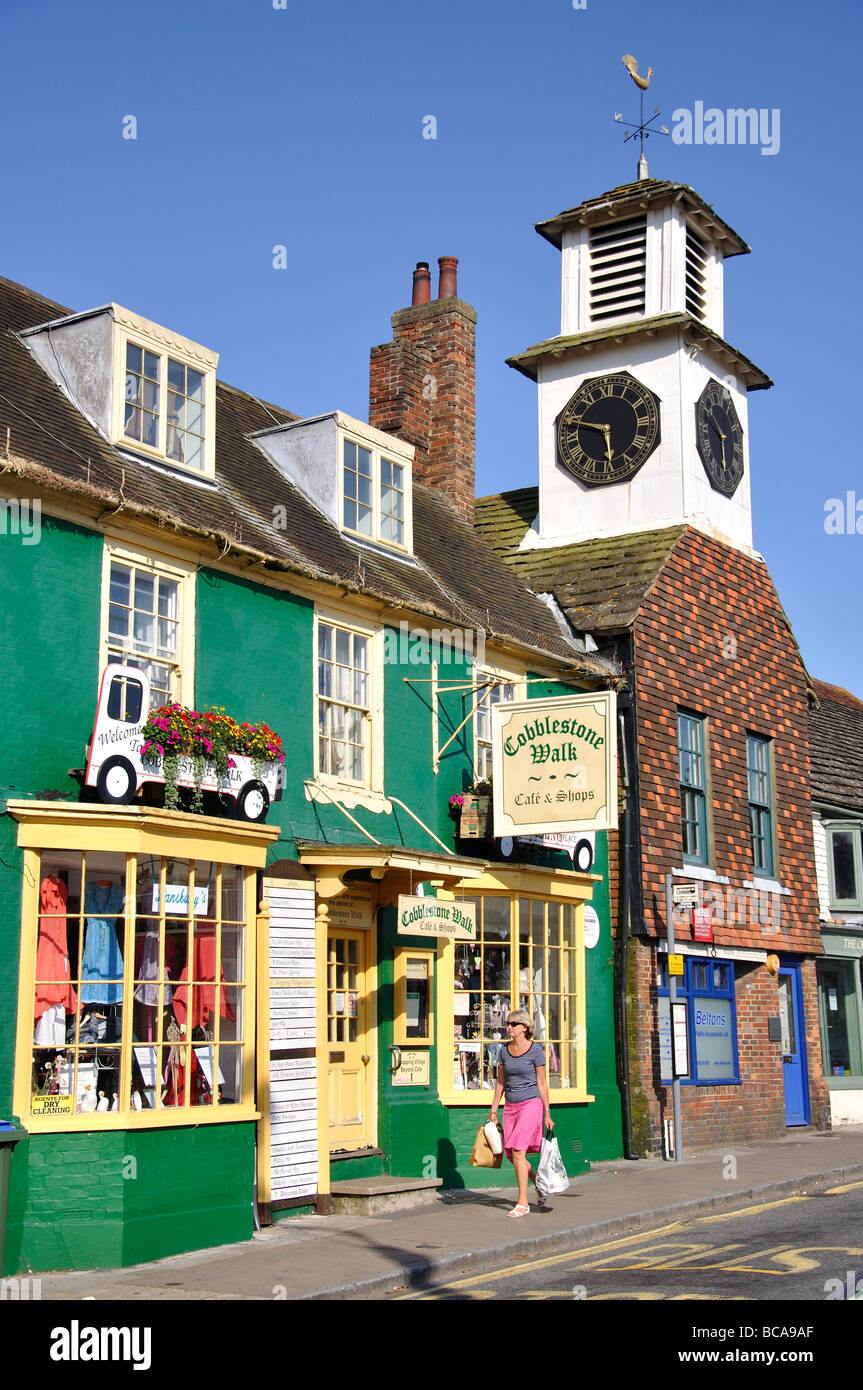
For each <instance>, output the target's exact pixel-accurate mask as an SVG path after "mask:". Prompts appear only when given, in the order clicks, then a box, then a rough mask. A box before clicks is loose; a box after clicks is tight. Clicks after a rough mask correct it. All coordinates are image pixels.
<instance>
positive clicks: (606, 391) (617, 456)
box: [557, 372, 661, 487]
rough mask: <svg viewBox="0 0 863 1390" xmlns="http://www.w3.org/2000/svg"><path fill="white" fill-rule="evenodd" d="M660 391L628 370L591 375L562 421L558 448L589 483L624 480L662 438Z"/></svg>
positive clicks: (566, 465)
mask: <svg viewBox="0 0 863 1390" xmlns="http://www.w3.org/2000/svg"><path fill="white" fill-rule="evenodd" d="M660 437H661V436H660V431H659V397H658V396H655V395H654V394H653V392H652V391H648V389H647V387H646V386H643V385H642V384H641V382H640V381H637V380H636V379H635V377H634V376H631V375H630V373H629V372H615V373H613V374H611V375H609V376H594V377H588V378H587V380H586V381H583V382H582V383H581V385H580V386H579V388H578V390H577V391H576V393H575V395H574V396H573V397H572V399H571V400H570V401H569V402H568V403H567V405H566V406H564V408H563V410H562V411H561V413H560V416H559V417H558V421H557V450H558V455H559V457H560V461H561V463H562V464H563V466H564V468H566V469H567V471H568V472H570V473H572V474H573V476H574V477H576V478H578V480H579V482H581V483H584V484H585V486H586V487H605V486H606V485H607V484H609V483H624V482H628V481H629V479H630V478H632V477H634V475H635V474H636V473H637V472H638V470H639V468H641V466H642V464H643V463H645V462H646V461H647V459H649V458H650V455H651V454H652V453H653V451H654V449H655V448H656V446H657V445H658V444H659V441H660Z"/></svg>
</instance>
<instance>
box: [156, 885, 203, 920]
mask: <svg viewBox="0 0 863 1390" xmlns="http://www.w3.org/2000/svg"><path fill="white" fill-rule="evenodd" d="M161 890H162V885H161V884H160V883H154V884H153V912H154V913H158V912H160V911H161V903H162V891H161ZM209 904H210V890H209V888H208V887H207V886H206V885H205V886H204V887H202V888H197V887H196V888H195V916H196V917H206V915H207V909H208V907H209ZM188 915H189V885H188V883H166V884H165V916H166V917H188Z"/></svg>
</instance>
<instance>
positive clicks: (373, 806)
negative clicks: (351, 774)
mask: <svg viewBox="0 0 863 1390" xmlns="http://www.w3.org/2000/svg"><path fill="white" fill-rule="evenodd" d="M305 793H306V801H319V802H321V804H322V805H326V804H327V803H329V805H332V804H333V802H334V801H335V802H338V804H339V805H340V806H344V807H345V808H346V809H347V810H348V811H354V810H356V808H357V806H362V807H363V809H364V810H365V811H373V812H374V813H375V815H380V814H381V813H382V812H384V811H385V812H386V814H387V815H388V816H391V815H392V812H393V804H392V802H391V801H390V800H389V799H388V798H387V797H385V796H384V794H383V792H373V791H371V790H369V789H368V788H363V787H354V786H351V785H349V784H346V785H341V784H339V783H338V782H333V783H329V782H320V781H318V782H306V784H305Z"/></svg>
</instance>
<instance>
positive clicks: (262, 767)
mask: <svg viewBox="0 0 863 1390" xmlns="http://www.w3.org/2000/svg"><path fill="white" fill-rule="evenodd" d="M149 711H150V677H149V676H148V675H147V673H146V671H140V670H139V669H138V668H137V667H136V666H123V665H120V664H119V663H116V662H112V663H111V664H110V665H109V666H106V667H105V670H104V672H103V674H102V684H101V687H100V690H99V703H98V705H97V707H96V721H95V723H94V725H93V738H92V741H91V743H90V751H89V756H88V758H87V771H86V774H85V777H84V785H85V786H87V787H95V788H96V790H97V792H98V793H99V797H100V799H101V800H102V801H105V802H107V803H108V804H109V805H112V806H126V805H128V803H129V802H130V801H132V800H134V798H135V796H137V794H138V792H139V791H140V789H141V787H143V786H144V785H145V784H146V783H148V782H155V783H161V784H162V785H163V786H164V784H165V780H166V779H165V771H164V761H163V759H162V758H161V757H159V756H157V755H152V754H151V755H148V756H147V757H146V758H144V757H142V756H141V747H142V744H143V741H144V740H143V736H142V732H141V731H142V729H143V728H144V725H145V724H146V722H147V719H148V717H149ZM230 761H231V763H232V764H233V766H232V767H229V768H228V771H227V774H226V775H224V776H222V777H220V776H219V773H218V770H217V768H216V766H215V764H214V763H211V762H205V763H204V773H203V777H202V779H201V783H200V789H201V791H205V792H219V793H221V794H222V795H223V796H229V797H231V798H232V800H233V801H234V802H235V805H236V814H237V817H238V819H240V820H247V821H264V820H266V818H267V812H268V811H269V809H270V802H271V801H281V799H282V788H283V787H284V763H280V762H275V761H268V762H263V763H256V762H254V761H253V760H252V759H251V758H248V757H245V756H243V755H241V754H239V753H232V754H231V755H230ZM177 786H178V787H187V788H189V789H191V790H195V789H196V788H197V786H198V783H197V781H196V778H195V767H194V762H193V760H192V759H191V758H188V757H183V756H181V757H180V758H179V759H178V762H177Z"/></svg>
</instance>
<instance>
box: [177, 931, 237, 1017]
mask: <svg viewBox="0 0 863 1390" xmlns="http://www.w3.org/2000/svg"><path fill="white" fill-rule="evenodd" d="M219 978H220V979H221V980H224V978H225V972H224V970H222V969H220V971H219ZM215 979H216V928H215V926H214V925H211V924H209V923H208V924H206V925H202V924H198V925H197V926H196V927H195V937H194V943H193V946H192V980H193V984H192V999H191V1006H189V1003H188V993H189V985H188V966H186V965H184V966H183V969H182V971H181V973H180V983H179V984H178V985H177V988H176V989H175V990H174V998H173V1001H172V1005H173V1009H174V1016H175V1018H176V1020H177V1022H178V1023H180V1024H186V1023H187V1024H188V1025H189V1027H190V1028H207V1027H209V1024H210V1018H211V1016H212V1014H213V1011H214V1009H215V1007H216V990H215ZM202 981H203V982H205V983H201V982H202ZM219 1013H220V1014H221V1016H222V1018H227V1019H230V1020H231V1022H233V1021H234V1010H233V1008H232V1007H231V1001H230V999H229V998H228V991H227V989H226V988H225V986H224V985H222V986H221V987H220V989H219Z"/></svg>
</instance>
